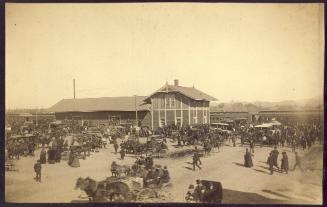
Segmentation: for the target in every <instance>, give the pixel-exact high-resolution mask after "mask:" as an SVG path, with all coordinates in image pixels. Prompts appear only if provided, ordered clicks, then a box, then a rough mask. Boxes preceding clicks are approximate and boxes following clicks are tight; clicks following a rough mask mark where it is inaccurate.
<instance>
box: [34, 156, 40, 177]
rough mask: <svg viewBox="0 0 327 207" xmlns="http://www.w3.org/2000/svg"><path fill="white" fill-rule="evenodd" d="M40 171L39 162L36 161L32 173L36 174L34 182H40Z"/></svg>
mask: <svg viewBox="0 0 327 207" xmlns="http://www.w3.org/2000/svg"><path fill="white" fill-rule="evenodd" d="M41 169H42V166H41V161H40V160H37V162H36V163H35V164H34V172H35V174H36V176H35V180H36V182H41Z"/></svg>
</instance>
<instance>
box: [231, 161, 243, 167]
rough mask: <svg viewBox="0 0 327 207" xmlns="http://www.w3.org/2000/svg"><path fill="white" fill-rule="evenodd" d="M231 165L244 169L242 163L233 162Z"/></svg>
mask: <svg viewBox="0 0 327 207" xmlns="http://www.w3.org/2000/svg"><path fill="white" fill-rule="evenodd" d="M233 164H235V165H237V166H242V167H244V165H243V164H242V163H237V162H233Z"/></svg>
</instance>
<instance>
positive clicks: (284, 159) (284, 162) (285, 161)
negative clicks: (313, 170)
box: [280, 152, 288, 174]
mask: <svg viewBox="0 0 327 207" xmlns="http://www.w3.org/2000/svg"><path fill="white" fill-rule="evenodd" d="M282 156H283V157H282V164H281V166H280V168H281V173H283V171H285V172H286V174H288V156H287V154H286V152H283V153H282Z"/></svg>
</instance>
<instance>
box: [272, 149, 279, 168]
mask: <svg viewBox="0 0 327 207" xmlns="http://www.w3.org/2000/svg"><path fill="white" fill-rule="evenodd" d="M271 152H272V160H273V164H274V166H276V167H277V168H278V169H279V166H278V163H277V160H278V155H279V152H278V150H277V147H276V146H275V147H274V150H273V151H271Z"/></svg>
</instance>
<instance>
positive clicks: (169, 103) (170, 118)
mask: <svg viewBox="0 0 327 207" xmlns="http://www.w3.org/2000/svg"><path fill="white" fill-rule="evenodd" d="M210 101H216V99H215V98H214V97H212V96H209V95H208V94H205V93H203V92H202V91H200V90H198V89H196V88H194V87H184V86H179V84H178V80H175V82H174V85H169V84H168V83H166V84H165V85H164V86H163V87H161V88H160V89H159V90H157V91H155V92H154V93H152V94H151V95H149V96H147V97H144V96H137V97H133V96H132V97H104V98H85V99H84V98H82V99H63V100H61V101H59V102H58V103H57V104H55V105H54V106H52V107H51V108H50V111H52V112H54V113H55V117H56V119H57V120H65V119H66V120H67V119H68V120H71V119H75V120H85V121H86V120H87V121H92V122H97V123H108V124H109V123H113V122H112V121H113V120H115V121H116V124H125V123H132V122H134V121H135V120H136V117H137V119H138V123H139V124H140V125H141V126H148V127H149V128H152V129H156V128H158V127H162V126H164V125H172V124H175V125H179V126H181V125H191V126H192V125H197V124H208V123H209V122H210V111H209V103H210Z"/></svg>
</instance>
